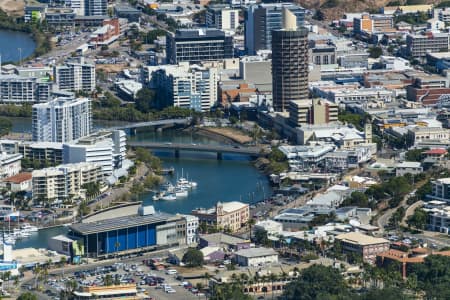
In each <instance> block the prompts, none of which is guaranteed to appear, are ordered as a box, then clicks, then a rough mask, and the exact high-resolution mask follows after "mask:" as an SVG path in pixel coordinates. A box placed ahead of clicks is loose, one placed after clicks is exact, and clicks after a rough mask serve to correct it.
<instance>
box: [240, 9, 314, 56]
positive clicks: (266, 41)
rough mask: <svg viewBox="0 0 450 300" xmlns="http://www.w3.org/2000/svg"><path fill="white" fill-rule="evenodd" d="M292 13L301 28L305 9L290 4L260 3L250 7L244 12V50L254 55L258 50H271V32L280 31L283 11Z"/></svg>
mask: <svg viewBox="0 0 450 300" xmlns="http://www.w3.org/2000/svg"><path fill="white" fill-rule="evenodd" d="M284 8H286V9H288V10H289V11H290V12H292V13H293V14H294V15H295V16H296V18H297V20H296V22H297V27H301V26H302V25H303V23H304V20H305V9H304V8H302V7H300V6H298V5H295V4H292V3H262V4H254V5H251V6H250V7H249V8H248V9H247V10H246V12H245V50H246V52H247V54H248V55H255V54H256V52H257V51H258V50H263V49H271V46H272V32H273V31H274V30H278V29H281V28H282V27H283V26H282V19H283V9H284Z"/></svg>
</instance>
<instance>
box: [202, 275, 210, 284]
mask: <svg viewBox="0 0 450 300" xmlns="http://www.w3.org/2000/svg"><path fill="white" fill-rule="evenodd" d="M203 278H205V284H206V286H208V283H209V279H210V278H211V275H210V274H209V273H208V272H205V274H204V275H203Z"/></svg>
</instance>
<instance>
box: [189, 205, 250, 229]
mask: <svg viewBox="0 0 450 300" xmlns="http://www.w3.org/2000/svg"><path fill="white" fill-rule="evenodd" d="M192 214H193V215H194V216H197V217H198V219H199V222H200V223H206V224H207V225H209V226H214V227H216V228H228V229H229V230H230V231H231V232H235V231H237V230H239V229H240V228H241V227H243V226H245V224H246V223H247V221H248V219H249V217H250V210H249V205H248V204H246V203H242V202H238V201H232V202H223V203H222V202H217V204H216V206H215V207H213V208H210V209H194V210H193V211H192Z"/></svg>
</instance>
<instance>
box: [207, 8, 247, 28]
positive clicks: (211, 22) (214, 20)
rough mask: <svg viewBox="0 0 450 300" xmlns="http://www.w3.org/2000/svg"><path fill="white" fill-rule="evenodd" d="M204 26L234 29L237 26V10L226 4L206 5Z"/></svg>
mask: <svg viewBox="0 0 450 300" xmlns="http://www.w3.org/2000/svg"><path fill="white" fill-rule="evenodd" d="M206 26H208V27H211V28H217V29H220V30H235V29H236V28H238V27H239V10H238V9H233V8H230V7H229V6H228V5H223V4H215V5H208V7H207V9H206Z"/></svg>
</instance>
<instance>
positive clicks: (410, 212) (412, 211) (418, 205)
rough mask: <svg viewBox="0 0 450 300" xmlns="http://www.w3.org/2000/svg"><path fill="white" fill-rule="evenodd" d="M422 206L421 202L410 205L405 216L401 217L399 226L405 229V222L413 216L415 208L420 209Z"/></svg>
mask: <svg viewBox="0 0 450 300" xmlns="http://www.w3.org/2000/svg"><path fill="white" fill-rule="evenodd" d="M422 205H423V201H422V200H419V201H417V202H415V203H413V204H412V205H410V206H409V207H408V208H407V209H406V212H405V216H404V217H403V220H402V222H401V224H400V225H402V226H405V227H407V226H408V224H407V223H406V221H407V220H408V217H409V216H411V215H413V214H414V211H415V210H416V208H418V207H421V206H422Z"/></svg>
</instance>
